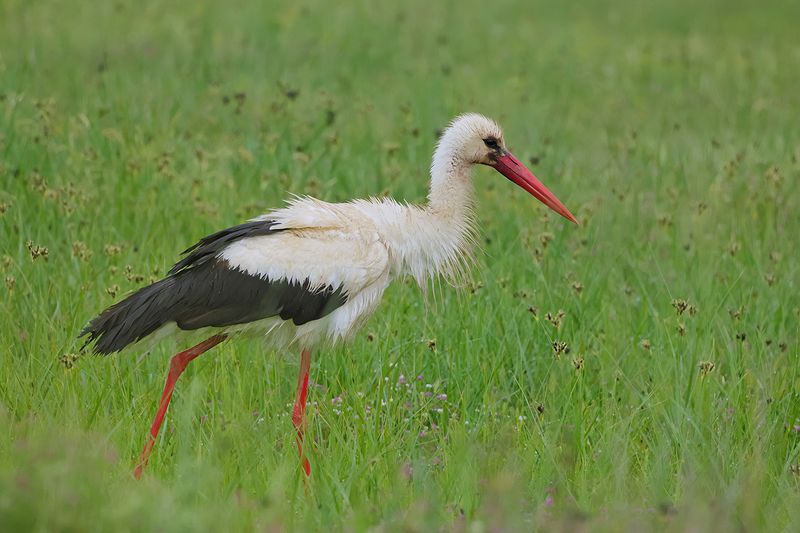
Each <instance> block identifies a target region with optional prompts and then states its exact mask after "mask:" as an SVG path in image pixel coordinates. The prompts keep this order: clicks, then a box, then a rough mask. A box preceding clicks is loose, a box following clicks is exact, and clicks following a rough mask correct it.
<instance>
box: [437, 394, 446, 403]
mask: <svg viewBox="0 0 800 533" xmlns="http://www.w3.org/2000/svg"><path fill="white" fill-rule="evenodd" d="M436 399H437V400H441V401H443V402H446V401H447V394H437V395H436Z"/></svg>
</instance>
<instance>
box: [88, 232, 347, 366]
mask: <svg viewBox="0 0 800 533" xmlns="http://www.w3.org/2000/svg"><path fill="white" fill-rule="evenodd" d="M274 225H275V223H274V222H273V221H270V220H264V221H254V222H247V223H245V224H240V225H238V226H233V227H231V228H228V229H225V230H222V231H219V232H217V233H214V234H213V235H209V236H208V237H204V238H203V239H201V240H200V242H198V243H197V244H195V245H194V246H192V247H191V248H189V249H188V250H186V251H185V252H184V254H188V255H187V256H186V257H184V258H183V259H181V260H180V261H179V262H178V263H176V264H175V266H173V267H172V269H171V270H170V271H169V275H168V276H167V277H166V278H164V279H162V280H160V281H157V282H155V283H153V284H152V285H148V286H147V287H143V288H142V289H139V290H138V291H137V292H135V293H133V294H132V295H130V296H128V297H127V298H125V299H124V300H122V301H121V302H118V303H116V304H114V305H112V306H111V307H109V308H108V309H106V310H105V311H103V312H102V313H101V314H100V316H98V317H96V318H95V319H93V320H92V321H91V322H89V325H87V326H86V328H84V330H83V331H82V332H81V334H80V336H84V335H88V339H87V342H86V344H90V343H92V342H95V345H94V351H95V352H97V353H101V354H108V353H112V352H117V351H120V350H122V349H123V348H125V347H126V346H128V345H129V344H132V343H134V342H137V341H139V340H141V339H143V338H145V337H147V336H148V335H150V334H151V333H153V332H154V331H156V330H157V329H158V328H160V327H161V326H163V325H164V324H166V323H168V322H175V323H177V325H178V327H179V328H181V329H184V330H194V329H199V328H204V327H209V326H213V327H225V326H231V325H234V324H244V323H247V322H254V321H256V320H261V319H263V318H268V317H271V316H280V317H281V318H282V319H283V320H291V321H292V322H294V323H295V324H296V325H301V324H305V323H307V322H310V321H312V320H316V319H318V318H322V317H324V316H326V315H327V314H329V313H331V312H333V311H334V310H335V309H337V308H338V307H340V306H342V305H343V304H344V303H345V302H346V301H347V296H346V295H345V294H344V293H343V292H342V290H341V289H340V288H337V289H334V288H333V287H331V286H328V287H324V288H322V289H317V290H314V289H312V288H311V287H310V286H309V283H308V281H305V282H303V283H297V282H293V283H290V282H289V281H287V280H285V279H283V280H269V279H263V278H260V277H258V276H252V275H250V274H247V273H246V272H243V271H241V270H239V269H237V268H235V267H232V266H231V265H229V264H228V263H227V262H226V261H224V260H222V259H220V258H219V257H218V256H219V254H220V253H221V252H222V251H223V249H224V248H225V247H226V246H228V245H229V244H230V243H232V242H234V241H236V240H239V239H243V238H246V237H254V236H258V235H268V234H270V233H272V232H274V231H280V230H273V229H272V226H274Z"/></svg>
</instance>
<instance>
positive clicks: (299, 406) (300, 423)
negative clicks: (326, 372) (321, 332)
mask: <svg viewBox="0 0 800 533" xmlns="http://www.w3.org/2000/svg"><path fill="white" fill-rule="evenodd" d="M310 367H311V350H303V352H302V353H301V354H300V373H299V374H298V376H297V394H296V396H295V401H294V410H293V411H292V424H294V428H295V429H296V430H297V452H298V453H299V454H300V459H301V460H302V462H303V470H304V471H305V473H306V476H310V475H311V465H310V464H308V459H307V458H306V457H305V456H304V455H303V431H304V429H305V428H304V422H305V413H306V398H307V397H308V370H309V368H310Z"/></svg>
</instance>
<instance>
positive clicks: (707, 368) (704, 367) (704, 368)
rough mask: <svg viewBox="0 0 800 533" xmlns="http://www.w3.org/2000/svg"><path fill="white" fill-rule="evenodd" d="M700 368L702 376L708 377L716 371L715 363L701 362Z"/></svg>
mask: <svg viewBox="0 0 800 533" xmlns="http://www.w3.org/2000/svg"><path fill="white" fill-rule="evenodd" d="M698 367H699V368H700V376H706V375H707V374H710V373H711V372H713V371H714V362H713V361H700V364H699V365H698Z"/></svg>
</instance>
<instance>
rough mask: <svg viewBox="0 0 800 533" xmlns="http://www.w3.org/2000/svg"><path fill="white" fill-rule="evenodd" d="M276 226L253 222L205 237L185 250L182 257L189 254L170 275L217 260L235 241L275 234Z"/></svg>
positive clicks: (268, 222)
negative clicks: (274, 227)
mask: <svg viewBox="0 0 800 533" xmlns="http://www.w3.org/2000/svg"><path fill="white" fill-rule="evenodd" d="M274 225H275V221H273V220H251V221H250V222H245V223H244V224H239V225H238V226H232V227H230V228H227V229H224V230H222V231H218V232H216V233H212V234H211V235H209V236H208V237H203V238H202V239H200V241H199V242H197V244H194V245H192V246H190V247H189V248H187V249H186V250H184V251H183V252H182V254H181V255H185V254H189V255H187V256H186V257H184V258H183V259H181V260H180V261H178V262H177V263H175V265H174V266H173V267H172V268H171V269H170V271H169V274H176V273H178V272H180V271H181V270H183V269H184V268H187V267H189V266H192V265H200V264H203V263H205V262H206V261H208V260H209V259H213V258H215V257H216V256H217V255H218V254H219V253H220V252H221V251H222V250H223V249H224V248H225V247H226V246H228V245H229V244H230V243H232V242H233V241H237V240H239V239H243V238H245V237H257V236H259V235H269V234H270V233H274V232H276V231H281V230H274V229H272V226H274Z"/></svg>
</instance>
